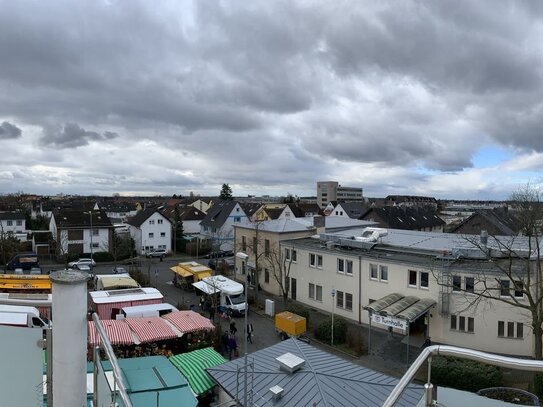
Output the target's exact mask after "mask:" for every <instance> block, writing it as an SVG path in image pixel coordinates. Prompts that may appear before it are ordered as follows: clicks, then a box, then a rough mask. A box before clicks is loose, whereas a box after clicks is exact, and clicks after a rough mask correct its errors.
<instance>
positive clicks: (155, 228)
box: [126, 208, 172, 254]
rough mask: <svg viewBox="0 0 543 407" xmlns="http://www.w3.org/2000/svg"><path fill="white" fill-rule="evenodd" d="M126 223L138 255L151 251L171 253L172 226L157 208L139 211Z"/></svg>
mask: <svg viewBox="0 0 543 407" xmlns="http://www.w3.org/2000/svg"><path fill="white" fill-rule="evenodd" d="M126 223H127V225H128V226H129V229H130V236H131V237H132V239H134V243H135V247H136V251H137V252H138V253H139V254H145V253H147V252H149V251H151V250H153V249H163V250H166V252H171V251H172V224H171V222H170V220H169V219H168V218H167V217H166V216H164V215H163V214H162V213H160V212H159V211H158V209H157V208H148V209H144V210H141V211H139V212H138V213H137V214H136V215H135V216H132V217H131V218H128V219H127V220H126Z"/></svg>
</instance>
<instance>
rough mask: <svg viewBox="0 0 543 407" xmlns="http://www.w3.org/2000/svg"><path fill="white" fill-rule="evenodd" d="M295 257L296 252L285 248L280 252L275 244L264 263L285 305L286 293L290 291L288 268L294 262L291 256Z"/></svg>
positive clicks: (278, 246)
mask: <svg viewBox="0 0 543 407" xmlns="http://www.w3.org/2000/svg"><path fill="white" fill-rule="evenodd" d="M287 253H288V255H287ZM295 255H296V251H295V250H292V249H291V248H288V247H287V248H284V250H281V246H280V244H279V242H277V243H276V244H274V245H273V247H272V249H271V250H270V253H269V256H268V257H267V258H266V263H267V265H268V266H269V269H270V271H271V274H272V276H273V278H274V280H275V281H276V282H277V284H278V286H279V291H280V294H281V297H283V301H284V303H285V304H286V303H287V302H288V293H289V289H290V284H289V282H290V266H291V265H292V262H293V261H294V259H293V256H295Z"/></svg>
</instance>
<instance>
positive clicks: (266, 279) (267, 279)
mask: <svg viewBox="0 0 543 407" xmlns="http://www.w3.org/2000/svg"><path fill="white" fill-rule="evenodd" d="M264 282H265V283H266V284H269V283H270V270H268V269H264Z"/></svg>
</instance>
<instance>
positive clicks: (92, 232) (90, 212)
mask: <svg viewBox="0 0 543 407" xmlns="http://www.w3.org/2000/svg"><path fill="white" fill-rule="evenodd" d="M89 216H90V258H91V262H90V270H91V275H92V271H93V268H92V254H93V253H92V235H93V234H94V230H93V229H92V209H91V210H89Z"/></svg>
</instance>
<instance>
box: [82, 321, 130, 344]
mask: <svg viewBox="0 0 543 407" xmlns="http://www.w3.org/2000/svg"><path fill="white" fill-rule="evenodd" d="M100 322H101V323H102V325H103V327H104V330H105V331H106V334H107V336H108V338H109V341H110V342H111V344H112V345H131V344H134V343H139V340H137V339H136V338H135V337H134V335H133V333H132V331H131V330H130V327H129V326H128V325H127V324H126V322H125V321H124V320H115V319H103V320H101V321H100ZM87 329H88V342H89V344H90V345H92V346H96V345H98V344H100V336H99V335H98V333H97V332H96V329H95V327H94V321H87Z"/></svg>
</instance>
